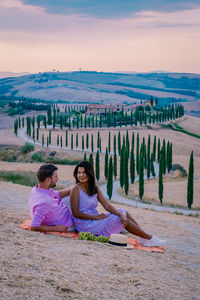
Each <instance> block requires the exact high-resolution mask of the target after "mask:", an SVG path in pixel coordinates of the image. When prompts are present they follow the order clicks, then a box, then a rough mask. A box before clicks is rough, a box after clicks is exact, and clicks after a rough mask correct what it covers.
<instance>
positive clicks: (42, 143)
mask: <svg viewBox="0 0 200 300" xmlns="http://www.w3.org/2000/svg"><path fill="white" fill-rule="evenodd" d="M42 147H44V133H43V134H42Z"/></svg>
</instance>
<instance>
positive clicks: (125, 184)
mask: <svg viewBox="0 0 200 300" xmlns="http://www.w3.org/2000/svg"><path fill="white" fill-rule="evenodd" d="M128 190H129V176H128V149H127V147H126V148H125V154H124V191H125V194H126V195H128Z"/></svg>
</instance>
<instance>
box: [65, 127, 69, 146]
mask: <svg viewBox="0 0 200 300" xmlns="http://www.w3.org/2000/svg"><path fill="white" fill-rule="evenodd" d="M65 146H66V148H67V146H68V131H67V130H66V131H65Z"/></svg>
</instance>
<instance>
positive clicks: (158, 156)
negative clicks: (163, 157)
mask: <svg viewBox="0 0 200 300" xmlns="http://www.w3.org/2000/svg"><path fill="white" fill-rule="evenodd" d="M157 160H158V162H159V160H160V138H159V139H158V150H157Z"/></svg>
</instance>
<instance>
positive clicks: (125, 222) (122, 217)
mask: <svg viewBox="0 0 200 300" xmlns="http://www.w3.org/2000/svg"><path fill="white" fill-rule="evenodd" d="M120 221H121V223H122V224H123V225H124V227H125V228H126V226H127V224H128V221H127V218H126V217H125V216H124V215H123V214H121V216H120Z"/></svg>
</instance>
